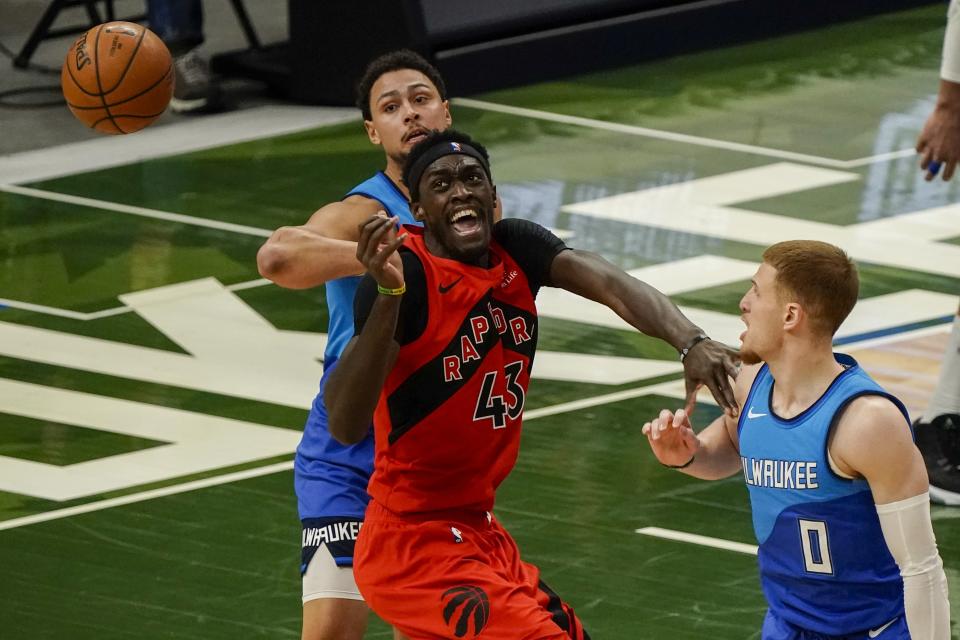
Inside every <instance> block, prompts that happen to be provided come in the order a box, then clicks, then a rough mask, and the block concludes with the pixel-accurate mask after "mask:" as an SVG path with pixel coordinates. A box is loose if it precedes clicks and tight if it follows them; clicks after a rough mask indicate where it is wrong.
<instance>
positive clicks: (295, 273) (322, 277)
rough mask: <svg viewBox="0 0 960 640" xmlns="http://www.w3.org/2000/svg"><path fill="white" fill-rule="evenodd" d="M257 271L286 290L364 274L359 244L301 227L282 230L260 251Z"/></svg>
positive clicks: (306, 287)
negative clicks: (358, 251) (358, 256)
mask: <svg viewBox="0 0 960 640" xmlns="http://www.w3.org/2000/svg"><path fill="white" fill-rule="evenodd" d="M257 270H258V271H259V272H260V275H262V276H263V277H264V278H267V279H268V280H271V281H273V282H274V283H275V284H277V285H279V286H281V287H284V288H287V289H308V288H310V287H317V286H320V285H322V284H324V283H325V282H328V281H330V280H334V279H336V278H343V277H345V276H352V275H358V274H360V273H363V266H362V265H361V264H360V262H359V261H358V260H357V243H355V242H351V241H349V240H337V239H334V238H327V237H326V236H322V235H320V234H318V233H315V232H313V231H310V230H308V229H304V228H302V227H281V228H279V229H277V230H276V231H274V233H273V235H272V236H270V238H269V239H268V240H267V241H266V242H265V243H264V244H263V246H262V247H260V250H259V251H258V252H257Z"/></svg>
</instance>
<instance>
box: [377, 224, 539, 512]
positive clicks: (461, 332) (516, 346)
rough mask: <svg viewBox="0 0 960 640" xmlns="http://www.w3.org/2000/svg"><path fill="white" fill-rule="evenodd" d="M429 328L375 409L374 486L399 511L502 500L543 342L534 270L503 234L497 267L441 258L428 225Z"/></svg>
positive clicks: (495, 252) (418, 241)
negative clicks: (507, 246) (526, 268)
mask: <svg viewBox="0 0 960 640" xmlns="http://www.w3.org/2000/svg"><path fill="white" fill-rule="evenodd" d="M407 231H408V233H409V236H408V238H407V240H406V242H405V245H406V246H407V247H408V248H409V249H411V250H412V251H413V252H414V253H416V255H417V256H418V257H419V259H420V261H421V262H422V263H423V270H424V274H425V278H426V284H425V286H426V298H427V305H428V309H427V311H428V315H427V325H426V330H425V331H423V333H422V334H421V335H420V336H419V337H418V338H417V339H416V340H414V341H413V342H411V343H409V344H407V345H404V346H403V347H401V349H400V353H399V356H398V357H397V362H396V364H395V365H394V368H393V370H392V371H391V372H390V374H389V375H388V376H387V380H386V383H385V384H384V388H383V391H382V393H381V395H380V400H379V402H378V404H377V408H376V412H375V413H374V419H373V423H374V428H375V430H376V434H375V442H376V457H375V461H374V473H373V476H372V477H371V479H370V485H369V487H368V491H369V493H370V495H371V496H372V497H373V499H374V500H376V501H377V502H379V503H380V504H381V505H383V506H384V507H386V508H387V509H389V510H390V511H393V512H394V513H416V512H424V511H437V510H443V509H477V510H483V511H489V510H490V509H492V508H493V500H494V493H495V491H496V489H497V487H498V486H499V485H500V483H501V482H502V481H503V479H504V478H506V477H507V474H509V473H510V470H511V469H512V468H513V465H514V463H515V462H516V459H517V453H518V450H519V447H520V423H521V420H522V418H521V417H522V414H523V405H524V399H525V397H526V392H527V385H528V383H529V380H530V366H531V364H532V360H533V354H534V351H535V349H536V341H537V312H536V307H535V305H534V298H533V294H532V293H531V291H530V286H529V284H528V282H527V276H526V274H525V273H524V272H523V270H522V269H521V268H520V267H519V266H518V264H517V263H516V261H514V260H513V258H511V256H510V255H509V254H508V253H507V252H506V250H504V249H503V248H502V247H501V246H500V245H499V244H498V243H497V242H496V241H491V243H490V263H491V266H490V268H488V269H484V268H481V267H476V266H471V265H468V264H464V263H462V262H458V261H456V260H448V259H444V258H438V257H436V256H434V255H431V254H430V253H429V252H428V251H427V249H426V246H425V244H424V240H423V235H422V232H418V231H417V230H414V229H410V228H408V229H407Z"/></svg>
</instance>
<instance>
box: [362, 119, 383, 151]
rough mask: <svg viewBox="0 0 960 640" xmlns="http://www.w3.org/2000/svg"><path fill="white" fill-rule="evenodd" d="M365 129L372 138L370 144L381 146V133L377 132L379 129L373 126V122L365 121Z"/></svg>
mask: <svg viewBox="0 0 960 640" xmlns="http://www.w3.org/2000/svg"><path fill="white" fill-rule="evenodd" d="M363 128H364V129H366V131H367V137H368V138H370V142H372V143H373V144H377V145H379V144H380V132H378V131H377V128H376V127H375V126H374V125H373V120H364V121H363Z"/></svg>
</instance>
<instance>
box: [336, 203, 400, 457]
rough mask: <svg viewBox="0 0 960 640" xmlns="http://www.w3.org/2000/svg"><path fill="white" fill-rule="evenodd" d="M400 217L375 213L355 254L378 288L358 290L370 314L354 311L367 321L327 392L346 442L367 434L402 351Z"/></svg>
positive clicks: (338, 430)
mask: <svg viewBox="0 0 960 640" xmlns="http://www.w3.org/2000/svg"><path fill="white" fill-rule="evenodd" d="M396 222H397V219H396V218H386V217H381V216H373V217H371V218H370V219H369V220H368V221H367V222H366V223H365V224H364V225H363V227H362V231H361V232H360V241H359V242H358V243H357V258H359V260H360V262H362V263H363V265H364V267H365V268H366V269H367V276H366V278H365V279H369V280H373V281H375V282H376V291H377V293H376V294H373V293H372V289H370V291H371V295H370V296H367V297H364V296H365V291H366V290H367V288H365V287H364V286H363V284H361V286H360V288H359V289H358V290H357V299H356V305H357V307H358V308H359V306H360V305H362V304H368V305H369V314H367V313H357V314H356V321H357V324H358V325H359V324H360V323H361V322H362V323H363V326H362V328H361V327H358V328H359V332H358V333H357V335H355V336H354V337H353V338H352V339H351V340H350V342H349V343H348V344H347V346H346V348H345V349H344V350H343V353H342V354H341V355H340V359H339V360H338V361H337V365H336V368H335V369H334V371H333V373H332V374H331V375H330V379H329V380H328V381H327V385H326V389H325V391H324V401H325V402H326V405H327V415H328V418H329V420H328V423H329V429H330V435H332V436H333V437H334V438H336V439H337V441H339V442H341V443H343V444H355V443H357V442H360V441H361V440H363V439H364V437H366V435H367V433H368V431H369V429H370V423H371V422H372V420H373V412H374V410H375V409H376V406H377V400H378V399H379V397H380V391H381V390H382V389H383V384H384V382H385V381H386V379H387V374H388V373H389V372H390V369H391V368H393V365H394V363H395V362H396V360H397V354H398V353H399V351H400V345H399V344H398V343H397V341H396V338H395V336H396V330H397V321H398V318H399V314H400V303H401V300H402V296H403V293H404V291H405V290H406V287H405V283H404V277H403V264H402V262H401V260H400V256H399V255H398V254H397V249H398V248H399V247H400V245H401V244H402V243H403V238H404V236H403V235H398V236H396V237H394V235H395V234H394V233H393V231H394V228H395V225H396ZM367 284H369V282H368V283H367ZM370 298H372V300H371V299H370ZM364 318H365V319H364Z"/></svg>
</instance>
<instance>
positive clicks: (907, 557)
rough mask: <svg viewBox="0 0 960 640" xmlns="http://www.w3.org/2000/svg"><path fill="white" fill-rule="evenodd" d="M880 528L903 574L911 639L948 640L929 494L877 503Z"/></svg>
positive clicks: (947, 605)
mask: <svg viewBox="0 0 960 640" xmlns="http://www.w3.org/2000/svg"><path fill="white" fill-rule="evenodd" d="M877 513H878V514H879V516H880V528H881V529H882V530H883V537H884V539H885V540H886V541H887V546H888V547H889V548H890V553H891V554H892V555H893V559H894V560H896V562H897V566H899V567H900V575H901V576H903V599H904V604H905V605H906V612H907V627H908V628H909V629H910V637H911V638H913V640H950V603H949V601H948V600H947V576H946V575H945V574H944V572H943V561H942V560H941V559H940V554H939V553H938V552H937V540H936V538H935V537H934V535H933V525H932V524H931V523H930V494H929V493H924V494H921V495H919V496H914V497H912V498H907V499H906V500H899V501H897V502H891V503H889V504H878V505H877Z"/></svg>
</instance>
